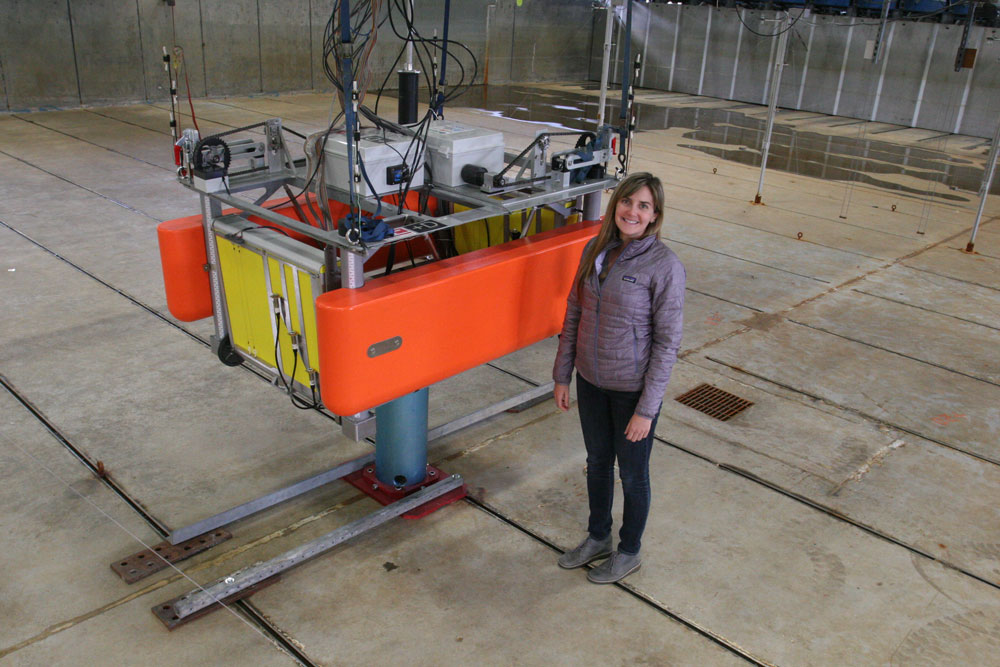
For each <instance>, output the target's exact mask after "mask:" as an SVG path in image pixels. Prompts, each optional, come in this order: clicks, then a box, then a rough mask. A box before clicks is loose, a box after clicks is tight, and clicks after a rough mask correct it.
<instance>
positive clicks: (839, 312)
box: [788, 290, 1000, 388]
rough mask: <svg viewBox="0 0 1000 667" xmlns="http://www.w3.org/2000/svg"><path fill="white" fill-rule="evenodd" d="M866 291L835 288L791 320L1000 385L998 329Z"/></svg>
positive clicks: (797, 313) (790, 316) (798, 312)
mask: <svg viewBox="0 0 1000 667" xmlns="http://www.w3.org/2000/svg"><path fill="white" fill-rule="evenodd" d="M912 310H913V306H908V305H905V304H900V303H896V302H895V301H889V300H887V299H882V298H879V297H874V296H868V295H867V294H862V293H861V292H857V291H854V290H847V291H841V292H835V293H832V294H829V295H827V296H825V297H824V298H823V299H820V300H818V301H814V302H812V303H809V304H806V305H804V306H801V307H799V308H796V309H795V310H794V311H793V312H791V313H789V314H788V318H789V320H790V321H792V322H794V323H796V324H804V325H807V326H810V327H813V328H816V329H819V330H820V331H824V332H827V333H832V334H836V335H838V336H842V337H844V338H846V339H848V340H853V341H857V342H861V343H864V344H866V345H871V346H873V347H877V348H879V349H883V350H888V351H890V352H895V353H897V354H900V355H902V356H905V357H909V358H912V359H917V360H919V361H923V362H925V363H928V364H933V365H936V366H940V367H942V368H945V369H947V370H951V371H955V372H956V373H961V374H963V375H967V376H969V377H972V378H977V379H979V380H983V381H984V382H989V383H991V384H993V385H994V386H997V387H998V388H1000V384H998V383H1000V357H998V356H997V354H996V350H997V349H1000V331H998V330H996V329H991V328H989V327H985V326H983V325H981V324H976V323H973V322H965V321H963V320H960V319H958V318H955V317H951V316H949V315H942V314H938V313H934V312H931V311H926V310H925V311H921V313H920V316H919V318H918V317H915V316H914V314H913V313H912Z"/></svg>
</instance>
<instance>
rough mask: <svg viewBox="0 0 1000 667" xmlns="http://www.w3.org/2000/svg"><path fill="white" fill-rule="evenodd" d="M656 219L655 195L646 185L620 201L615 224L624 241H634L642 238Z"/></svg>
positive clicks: (616, 208)
mask: <svg viewBox="0 0 1000 667" xmlns="http://www.w3.org/2000/svg"><path fill="white" fill-rule="evenodd" d="M655 217H656V208H655V206H654V205H653V193H652V191H650V189H649V187H648V186H646V185H644V186H642V187H641V188H639V189H638V190H636V191H635V192H633V193H632V194H630V195H626V196H624V197H622V198H621V199H619V200H618V205H617V206H616V207H615V224H616V225H617V226H618V231H619V233H620V234H621V237H622V241H634V240H635V239H637V238H639V237H640V236H642V234H643V232H645V231H646V227H647V226H648V225H649V223H651V222H652V221H653V219H654V218H655Z"/></svg>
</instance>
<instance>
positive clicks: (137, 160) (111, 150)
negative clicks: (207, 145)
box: [12, 114, 174, 173]
mask: <svg viewBox="0 0 1000 667" xmlns="http://www.w3.org/2000/svg"><path fill="white" fill-rule="evenodd" d="M12 115H13V117H14V118H16V119H18V120H20V121H22V122H25V123H30V124H31V125H34V126H36V127H40V128H42V129H43V130H48V131H49V132H55V133H56V134H61V135H63V136H64V137H69V138H70V139H75V140H76V141H81V142H83V143H85V144H87V145H89V146H94V147H95V148H100V149H102V150H105V151H108V152H109V153H113V154H115V155H120V156H122V157H125V158H128V159H130V160H135V161H136V162H141V163H143V164H146V165H149V166H150V167H155V168H157V169H161V170H163V171H168V172H170V173H173V171H174V170H173V169H168V168H167V167H163V166H161V165H158V164H154V163H152V162H147V161H146V160H143V159H142V158H139V157H136V156H134V155H129V154H128V153H122V152H121V151H117V150H115V149H114V148H109V147H107V146H102V145H100V144H98V143H94V142H93V141H90V140H89V139H84V138H83V137H78V136H76V135H75V134H70V133H69V132H64V131H63V130H57V129H56V128H54V127H49V126H48V125H45V124H43V123H40V122H38V121H34V120H29V119H27V118H23V117H21V116H19V115H17V114H12ZM96 115H100V114H96Z"/></svg>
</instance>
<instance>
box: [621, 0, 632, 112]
mask: <svg viewBox="0 0 1000 667" xmlns="http://www.w3.org/2000/svg"><path fill="white" fill-rule="evenodd" d="M623 39H624V40H625V55H624V56H623V57H622V103H621V107H619V109H618V118H619V119H620V120H626V119H627V117H628V110H627V109H626V108H625V107H626V106H627V105H628V94H629V88H631V87H632V81H631V79H630V78H629V77H630V76H631V74H632V70H631V69H629V67H630V66H631V64H632V62H631V61H632V0H625V35H624V37H623Z"/></svg>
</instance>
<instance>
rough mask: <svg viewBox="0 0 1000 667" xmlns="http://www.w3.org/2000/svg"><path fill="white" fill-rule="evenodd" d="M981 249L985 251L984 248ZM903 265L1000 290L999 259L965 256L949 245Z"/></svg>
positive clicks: (911, 259) (923, 254) (910, 259)
mask: <svg viewBox="0 0 1000 667" xmlns="http://www.w3.org/2000/svg"><path fill="white" fill-rule="evenodd" d="M963 248H964V243H963ZM983 249H984V250H985V247H984V248H983ZM903 264H904V265H905V266H908V267H910V268H913V269H917V270H920V271H926V272H928V273H931V274H934V275H938V276H946V277H949V278H954V279H956V280H963V281H965V282H968V283H972V284H973V285H978V286H981V287H989V288H992V289H995V290H1000V259H995V258H993V257H986V256H983V255H967V254H965V253H963V252H961V249H959V248H957V247H955V246H952V245H950V244H949V245H948V246H946V247H945V246H942V247H937V248H934V249H932V250H928V251H927V252H925V253H921V254H920V255H917V256H916V257H911V258H909V259H907V260H905V261H904V262H903Z"/></svg>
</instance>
